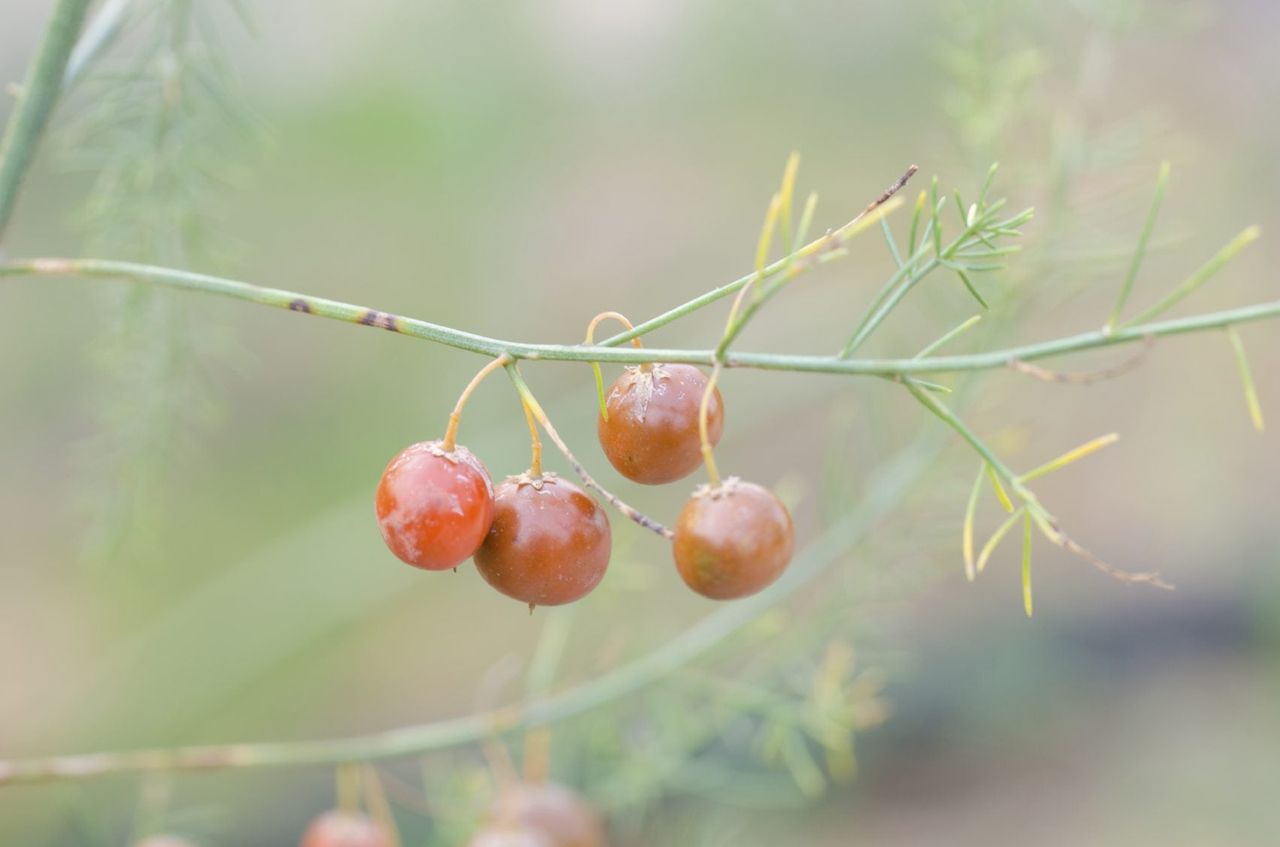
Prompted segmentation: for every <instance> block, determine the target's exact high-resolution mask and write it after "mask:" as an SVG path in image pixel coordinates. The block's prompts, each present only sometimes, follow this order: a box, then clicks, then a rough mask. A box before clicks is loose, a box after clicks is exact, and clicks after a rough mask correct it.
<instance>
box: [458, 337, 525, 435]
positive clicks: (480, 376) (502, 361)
mask: <svg viewBox="0 0 1280 847" xmlns="http://www.w3.org/2000/svg"><path fill="white" fill-rule="evenodd" d="M511 361H512V359H511V357H510V356H508V355H507V354H505V353H504V354H502V355H501V356H499V357H498V358H496V359H494V360H493V361H492V362H490V363H489V364H487V365H485V366H484V367H483V368H481V369H480V370H479V371H477V372H476V375H475V376H473V377H472V378H471V381H470V382H468V383H467V387H466V388H464V389H462V393H461V394H459V395H458V402H457V403H455V404H454V406H453V411H452V412H450V413H449V426H448V427H447V428H446V429H445V431H444V443H443V445H442V446H443V447H444V449H445V452H449V453H451V452H453V448H454V445H456V444H457V442H458V424H459V423H461V421H462V409H463V407H464V406H466V405H467V401H468V400H470V399H471V395H472V393H473V392H475V390H476V388H477V387H478V386H479V385H480V383H481V382H483V381H484V378H485V377H487V376H488V375H489V374H491V373H493V372H494V371H496V370H497V369H498V368H501V367H503V366H505V365H507V364H509V363H510V362H511ZM534 442H535V444H536V442H537V435H536V433H535V435H534Z"/></svg>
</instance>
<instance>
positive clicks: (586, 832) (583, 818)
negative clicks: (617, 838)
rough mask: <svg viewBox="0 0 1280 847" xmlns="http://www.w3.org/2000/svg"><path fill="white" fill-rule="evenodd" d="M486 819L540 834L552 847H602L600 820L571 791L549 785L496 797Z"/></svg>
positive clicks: (527, 786) (522, 788)
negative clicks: (547, 839)
mask: <svg viewBox="0 0 1280 847" xmlns="http://www.w3.org/2000/svg"><path fill="white" fill-rule="evenodd" d="M489 815H490V817H491V818H492V819H493V820H495V821H499V822H501V823H510V824H516V825H518V826H520V827H522V828H525V829H529V830H533V831H535V832H540V833H542V834H543V835H545V836H547V837H548V838H549V839H550V843H551V844H552V845H554V847H604V843H605V841H604V824H603V823H602V822H601V820H600V816H599V815H597V814H596V812H595V810H594V809H592V808H591V806H590V805H589V804H588V803H587V801H586V800H585V799H584V798H583V797H582V796H581V795H579V794H578V793H577V792H575V791H571V790H570V789H568V788H566V787H564V786H563V785H557V784H556V783H553V782H543V783H534V782H526V783H520V784H518V785H514V786H512V787H510V788H507V789H505V790H504V791H503V792H502V793H501V794H499V795H498V799H497V800H496V801H495V802H494V804H493V808H492V809H491V810H490V812H489Z"/></svg>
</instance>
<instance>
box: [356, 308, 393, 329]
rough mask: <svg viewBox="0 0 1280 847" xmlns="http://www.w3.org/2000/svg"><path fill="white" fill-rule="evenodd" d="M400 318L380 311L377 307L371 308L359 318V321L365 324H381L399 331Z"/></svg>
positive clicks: (384, 327)
mask: <svg viewBox="0 0 1280 847" xmlns="http://www.w3.org/2000/svg"><path fill="white" fill-rule="evenodd" d="M398 320H399V318H397V317H396V316H395V315H392V314H389V313H387V312H379V311H378V310H377V309H369V310H368V311H367V312H365V313H364V314H363V315H361V316H360V318H359V323H362V324H364V325H365V326H380V327H382V328H383V329H386V330H390V331H391V332H399V331H400V325H399V324H398V323H397V321H398Z"/></svg>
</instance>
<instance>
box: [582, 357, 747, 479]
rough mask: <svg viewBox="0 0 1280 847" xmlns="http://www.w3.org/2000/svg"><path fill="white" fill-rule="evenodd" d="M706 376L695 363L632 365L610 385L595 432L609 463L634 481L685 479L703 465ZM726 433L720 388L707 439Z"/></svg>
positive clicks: (714, 399)
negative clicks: (702, 408)
mask: <svg viewBox="0 0 1280 847" xmlns="http://www.w3.org/2000/svg"><path fill="white" fill-rule="evenodd" d="M706 388H707V377H706V376H705V375H704V374H703V373H702V371H700V370H698V369H697V368H695V367H693V366H692V365H664V364H658V365H650V366H643V365H642V366H639V367H630V368H627V369H626V371H625V372H623V374H622V376H620V377H618V378H617V380H615V381H614V383H613V385H612V386H610V387H609V391H608V393H607V395H606V397H605V408H606V409H607V410H608V412H609V415H608V417H607V418H606V417H605V416H604V415H599V416H598V417H597V419H596V434H597V435H598V436H599V438H600V446H601V447H602V448H603V449H604V454H605V456H607V457H608V459H609V462H610V463H611V464H612V465H613V466H614V467H615V468H617V470H618V473H620V474H622V475H623V476H625V477H626V478H627V479H630V480H633V481H635V482H642V483H644V484H646V485H660V484H662V483H666V482H675V481H676V480H678V479H683V478H684V477H686V476H688V475H689V474H690V473H692V472H693V471H695V470H697V469H698V466H699V465H701V464H702V440H701V438H700V436H699V434H698V411H699V407H700V406H701V405H702V395H703V393H704V392H705V391H706ZM723 432H724V403H723V401H722V400H721V398H720V391H719V389H716V390H715V391H713V392H712V394H711V399H710V400H709V401H708V403H707V437H708V438H709V439H710V441H711V445H712V446H713V447H714V446H715V445H716V444H718V443H719V442H720V435H721V433H723Z"/></svg>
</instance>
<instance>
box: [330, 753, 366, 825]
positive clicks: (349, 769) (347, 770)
mask: <svg viewBox="0 0 1280 847" xmlns="http://www.w3.org/2000/svg"><path fill="white" fill-rule="evenodd" d="M333 778H334V783H335V785H334V788H335V793H336V795H337V804H338V808H339V809H340V810H342V811H344V812H346V813H348V814H355V813H357V812H359V811H360V768H359V766H358V765H355V764H352V763H351V762H343V763H342V764H340V765H338V767H337V768H336V769H335V770H334V774H333Z"/></svg>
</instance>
